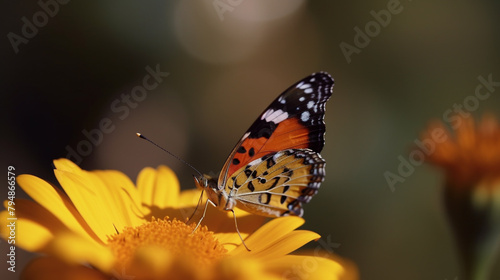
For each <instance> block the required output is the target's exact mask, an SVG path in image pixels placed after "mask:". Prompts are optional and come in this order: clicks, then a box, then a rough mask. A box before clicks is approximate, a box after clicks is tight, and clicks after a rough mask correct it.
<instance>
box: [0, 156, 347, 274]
mask: <svg viewBox="0 0 500 280" xmlns="http://www.w3.org/2000/svg"><path fill="white" fill-rule="evenodd" d="M54 165H55V167H56V169H55V170H54V172H55V175H56V177H57V180H58V181H59V183H60V184H61V187H62V189H63V190H64V192H63V191H62V190H60V189H59V188H57V187H55V186H53V185H51V184H50V183H48V182H46V181H44V180H42V179H39V178H37V177H35V176H32V175H20V176H18V178H17V181H18V184H19V185H20V186H21V187H22V188H23V190H24V191H25V192H26V193H27V194H28V195H29V196H31V197H32V198H33V199H34V200H35V201H34V202H33V201H30V200H22V199H17V200H16V201H15V203H16V204H15V206H16V208H15V209H16V210H15V211H16V217H17V218H18V220H17V221H16V223H17V228H18V230H17V234H16V245H17V246H19V247H21V248H24V249H26V250H28V251H32V252H39V253H43V254H45V255H46V256H45V257H41V258H38V259H35V260H34V261H33V262H32V263H31V264H30V265H28V267H27V268H26V269H25V270H24V272H23V274H22V278H23V279H54V278H56V276H57V278H58V279H110V278H115V279H305V278H308V279H357V272H356V269H355V267H354V265H352V264H351V263H349V262H348V261H345V260H342V259H340V258H338V257H334V256H329V257H328V258H325V257H319V256H313V255H309V256H307V255H306V256H304V255H302V256H301V255H290V254H289V253H291V252H293V251H295V250H296V249H298V248H300V247H301V246H302V245H304V244H306V243H308V242H309V241H311V240H315V239H318V238H319V237H320V236H319V235H318V234H316V233H314V232H311V231H306V230H296V229H297V228H298V227H299V226H301V225H302V224H303V223H304V220H303V219H302V218H298V217H283V218H277V219H274V220H271V221H269V222H268V223H266V224H264V225H262V224H263V223H264V221H265V220H264V218H262V217H259V216H255V215H250V214H248V213H245V212H243V211H236V215H237V217H238V219H239V222H238V225H239V229H240V231H241V234H242V236H243V238H246V240H245V242H246V244H247V246H248V247H249V248H250V249H251V251H250V252H249V251H247V250H246V249H245V247H244V246H243V244H242V242H241V240H240V238H239V236H238V234H237V233H236V231H235V228H234V221H233V218H232V215H230V213H226V212H222V211H219V210H217V209H215V208H209V210H208V212H207V215H206V218H205V220H204V221H203V225H204V226H202V227H200V228H199V229H197V230H196V231H194V232H193V230H194V223H192V224H191V225H187V224H186V223H185V221H186V220H187V218H188V217H189V216H190V215H191V214H192V213H193V211H194V209H195V207H196V204H197V201H198V198H199V195H200V191H198V190H190V191H183V192H181V191H180V187H179V182H178V180H177V178H176V176H175V174H174V173H173V172H172V171H171V170H170V169H169V168H167V167H164V166H160V167H159V168H158V169H157V170H155V169H152V168H145V169H143V170H142V171H141V173H140V174H139V176H138V178H137V187H136V186H134V184H133V183H132V181H131V180H130V179H129V178H128V177H127V176H125V175H124V174H122V173H121V172H118V171H113V170H97V171H85V170H82V169H80V168H79V167H78V166H77V165H75V164H74V163H72V162H71V161H69V160H67V159H59V160H55V161H54ZM197 214H199V213H197ZM7 216H8V213H7V211H3V212H1V213H0V219H1V221H2V223H5V221H6V220H7V219H6V218H7ZM196 216H198V217H199V215H196ZM1 234H2V237H3V238H7V237H8V234H9V233H8V232H7V231H6V227H5V225H2V229H1ZM316 255H317V253H316Z"/></svg>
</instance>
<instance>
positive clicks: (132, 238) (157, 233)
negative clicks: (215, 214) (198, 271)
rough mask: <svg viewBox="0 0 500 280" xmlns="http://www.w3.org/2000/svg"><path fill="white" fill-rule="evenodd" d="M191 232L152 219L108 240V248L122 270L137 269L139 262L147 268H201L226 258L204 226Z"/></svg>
mask: <svg viewBox="0 0 500 280" xmlns="http://www.w3.org/2000/svg"><path fill="white" fill-rule="evenodd" d="M193 230H194V224H192V225H190V226H188V225H186V224H185V223H183V222H181V221H179V220H176V219H174V220H168V217H165V219H163V220H162V219H155V218H153V219H152V220H151V222H147V223H144V224H142V225H140V226H138V227H134V228H131V227H129V228H125V230H124V231H123V232H120V233H119V234H117V235H114V236H111V237H110V238H109V240H108V246H109V247H110V248H111V250H112V252H113V254H114V255H115V257H116V260H117V265H119V266H121V267H122V268H130V267H131V266H137V264H138V262H139V263H140V262H141V261H142V262H143V263H144V262H145V263H147V266H153V267H154V266H157V267H158V266H159V267H162V266H163V267H165V266H168V264H172V263H175V262H176V261H178V260H187V261H188V262H189V263H190V265H194V266H196V267H205V266H207V265H210V264H213V263H214V262H216V261H218V260H220V259H221V258H222V257H224V256H226V254H227V250H226V249H225V248H224V247H223V246H222V245H221V244H220V243H219V241H218V240H217V239H216V238H215V236H214V234H213V232H211V231H208V229H207V227H206V226H204V227H200V228H198V229H197V230H196V231H195V232H193ZM154 263H156V264H154Z"/></svg>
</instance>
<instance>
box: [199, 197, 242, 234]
mask: <svg viewBox="0 0 500 280" xmlns="http://www.w3.org/2000/svg"><path fill="white" fill-rule="evenodd" d="M209 202H210V204H212V206H213V207H217V206H215V204H214V203H213V202H212V201H211V200H210V199H207V202H205V210H203V215H202V216H201V218H200V220H199V221H198V224H196V227H195V228H194V229H193V232H195V231H196V230H197V229H198V227H199V226H200V224H201V221H203V219H205V214H206V213H207V208H208V203H209ZM238 234H239V232H238ZM240 238H241V235H240Z"/></svg>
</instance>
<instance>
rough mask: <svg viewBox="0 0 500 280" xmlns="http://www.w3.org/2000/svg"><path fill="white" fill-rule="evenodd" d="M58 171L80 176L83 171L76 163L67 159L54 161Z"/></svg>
mask: <svg viewBox="0 0 500 280" xmlns="http://www.w3.org/2000/svg"><path fill="white" fill-rule="evenodd" d="M53 162H54V166H55V167H56V169H59V170H61V171H67V172H70V173H75V174H80V173H81V172H83V170H82V169H81V168H80V167H79V166H78V165H76V164H75V163H74V162H72V161H71V160H69V159H67V158H60V159H56V160H54V161H53Z"/></svg>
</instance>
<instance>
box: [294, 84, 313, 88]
mask: <svg viewBox="0 0 500 280" xmlns="http://www.w3.org/2000/svg"><path fill="white" fill-rule="evenodd" d="M301 84H302V83H301ZM299 85H300V84H299ZM299 85H297V87H298V88H300V89H306V88H310V87H311V84H303V85H300V86H299Z"/></svg>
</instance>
